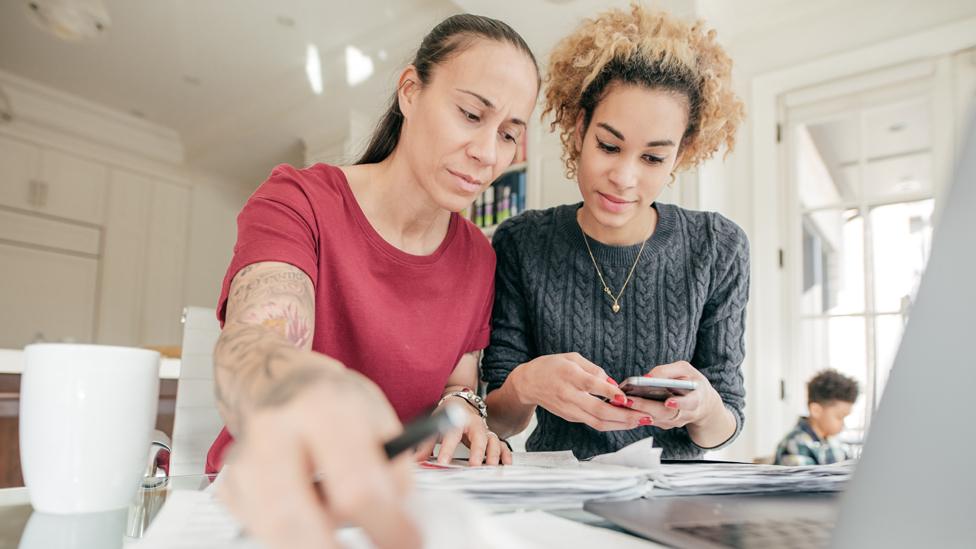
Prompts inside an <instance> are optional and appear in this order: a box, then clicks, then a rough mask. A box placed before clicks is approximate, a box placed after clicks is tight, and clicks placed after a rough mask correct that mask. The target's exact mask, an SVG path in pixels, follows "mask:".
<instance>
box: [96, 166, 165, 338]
mask: <svg viewBox="0 0 976 549" xmlns="http://www.w3.org/2000/svg"><path fill="white" fill-rule="evenodd" d="M152 187H153V180H152V179H150V178H148V177H146V176H143V175H139V174H135V173H132V172H128V171H125V170H112V172H111V174H110V182H109V193H108V201H107V202H108V204H107V209H106V216H105V248H104V252H103V255H102V292H101V295H100V296H99V306H98V333H97V334H98V343H102V344H106V345H139V344H141V343H142V301H143V294H144V293H145V292H144V290H145V280H144V274H145V265H146V248H147V246H146V242H147V231H148V228H149V224H148V219H149V199H150V197H151V195H152Z"/></svg>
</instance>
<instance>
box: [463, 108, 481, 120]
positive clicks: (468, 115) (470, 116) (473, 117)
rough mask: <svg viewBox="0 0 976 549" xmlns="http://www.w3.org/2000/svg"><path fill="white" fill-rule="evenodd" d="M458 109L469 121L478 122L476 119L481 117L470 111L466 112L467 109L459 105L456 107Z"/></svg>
mask: <svg viewBox="0 0 976 549" xmlns="http://www.w3.org/2000/svg"><path fill="white" fill-rule="evenodd" d="M458 110H459V111H461V114H463V115H464V117H465V118H467V119H468V120H470V121H471V122H478V121H480V120H481V118H480V117H479V116H478V115H476V114H474V113H472V112H468V111H466V110H464V109H462V108H461V107H458Z"/></svg>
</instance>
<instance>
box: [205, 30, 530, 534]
mask: <svg viewBox="0 0 976 549" xmlns="http://www.w3.org/2000/svg"><path fill="white" fill-rule="evenodd" d="M538 88H539V72H538V67H537V66H536V62H535V59H534V57H533V56H532V53H531V52H530V51H529V48H528V46H527V45H526V44H525V42H524V41H523V40H522V38H521V37H520V36H519V35H518V34H517V33H516V32H515V31H514V30H512V29H511V28H510V27H509V26H508V25H506V24H505V23H502V22H501V21H497V20H494V19H489V18H486V17H479V16H475V15H456V16H453V17H450V18H448V19H446V20H445V21H443V22H442V23H440V24H439V25H437V26H436V27H435V28H434V29H433V30H432V31H431V32H430V33H429V34H428V35H427V36H426V37H425V38H424V40H423V42H422V43H421V45H420V48H419V49H418V51H417V54H416V57H415V58H414V60H413V62H412V63H411V64H410V65H408V66H407V67H406V68H404V69H403V71H402V72H401V73H400V75H399V78H398V80H397V85H396V91H395V92H394V94H393V98H392V100H391V103H390V106H389V109H388V111H387V112H386V114H385V115H384V116H383V117H382V119H381V121H380V123H379V125H378V127H377V129H376V132H375V134H374V135H373V138H372V139H371V141H370V143H369V146H368V147H367V149H366V152H365V153H364V154H363V156H362V158H361V159H360V160H359V161H358V162H357V163H356V164H355V165H351V166H331V165H325V164H317V165H315V166H311V167H309V168H305V169H296V168H293V167H291V166H285V165H282V166H278V167H277V168H275V169H274V171H273V172H272V173H271V175H270V176H269V177H268V179H267V181H265V182H264V183H263V184H262V185H261V186H260V187H259V188H258V190H257V191H256V192H255V193H254V195H253V196H251V198H250V199H249V200H248V202H247V204H246V205H245V206H244V209H243V210H242V211H241V213H240V215H239V216H238V239H237V244H236V246H235V248H234V256H233V259H232V260H231V264H230V267H229V268H228V270H227V275H226V277H225V279H224V283H223V288H222V293H221V296H220V300H219V304H218V313H217V314H218V316H219V318H220V320H221V321H222V323H223V332H222V333H221V336H220V339H219V340H218V343H217V346H216V349H215V355H214V367H215V376H214V377H215V385H216V393H217V399H218V406H219V409H220V413H221V415H222V417H223V419H224V421H225V423H226V425H227V428H226V429H225V430H224V431H222V432H221V434H220V435H219V437H218V439H217V440H216V441H215V442H214V445H213V447H212V448H211V451H210V453H209V455H208V460H207V461H208V468H209V469H210V470H212V471H216V470H219V469H220V468H221V467H222V465H223V463H224V461H225V450H226V449H228V448H230V447H231V443H232V441H233V440H234V439H236V440H237V442H236V443H235V444H233V451H232V452H230V454H227V455H226V457H227V459H226V461H228V462H229V466H228V468H227V471H226V474H225V475H222V477H224V478H223V481H222V489H221V493H222V496H223V498H224V500H225V501H226V502H227V503H228V505H229V507H230V508H231V509H232V510H233V511H234V512H235V514H236V515H237V516H238V517H239V518H240V519H242V522H243V523H244V524H245V526H246V527H247V528H248V530H249V531H250V532H251V533H252V534H254V535H256V536H257V537H259V538H260V539H261V540H262V541H264V542H265V543H268V544H270V545H272V546H280V547H299V546H309V547H311V546H316V547H325V546H328V547H331V546H333V545H334V540H333V539H332V535H333V531H334V529H335V528H336V527H337V526H338V525H341V524H347V523H348V524H356V525H358V526H362V527H363V528H364V529H365V530H366V531H367V533H369V534H370V536H371V537H372V538H373V541H374V542H375V543H376V544H377V545H378V546H380V547H411V546H416V545H417V536H416V530H415V529H414V528H413V527H412V526H411V525H410V524H409V521H408V520H407V519H406V518H405V517H406V515H405V513H404V510H403V509H402V507H401V506H400V504H399V501H400V497H401V496H402V493H403V491H404V490H405V487H406V485H407V484H408V480H409V468H408V463H409V457H408V458H406V461H405V460H404V459H403V458H401V459H398V460H395V461H394V462H393V463H392V464H390V463H388V462H387V459H386V457H385V456H384V455H383V450H382V442H383V441H385V440H387V439H388V438H390V437H392V436H393V435H395V434H396V433H397V432H398V431H399V430H400V429H401V427H400V425H401V422H404V421H409V420H411V419H413V418H415V417H416V416H418V415H420V414H422V413H425V412H427V411H429V410H430V409H431V408H433V407H435V406H441V405H444V404H445V403H446V402H451V401H453V402H457V403H459V404H461V406H462V407H463V408H464V409H465V410H467V411H468V413H469V415H470V421H469V422H468V427H466V428H465V430H464V432H463V433H461V432H458V433H454V434H449V435H445V437H444V440H443V441H442V444H441V448H442V450H441V453H440V455H439V459H440V460H441V461H446V460H449V459H450V458H451V456H452V455H453V453H454V449H455V447H456V446H457V445H458V443H459V442H462V441H463V442H464V443H465V444H466V445H467V446H468V447H469V449H470V454H471V457H470V460H469V461H470V463H471V464H472V465H478V464H481V463H483V462H487V463H489V464H498V463H509V462H510V461H511V455H510V453H509V452H508V450H507V448H505V446H504V444H503V443H501V442H500V441H499V439H498V437H497V436H496V435H495V434H494V433H492V432H490V431H489V430H488V427H487V424H486V422H485V411H484V405H483V403H482V402H481V400H480V398H478V396H477V394H475V392H474V389H475V387H476V385H477V369H478V355H479V351H480V350H482V349H484V348H485V347H486V346H487V345H488V337H489V331H488V330H489V321H490V315H491V307H492V302H493V295H494V293H493V284H492V281H493V276H494V269H495V255H494V252H493V251H492V248H491V246H490V244H489V243H488V241H487V240H486V239H485V237H484V236H483V235H482V234H481V233H480V231H479V230H478V229H477V228H476V227H475V226H474V225H472V224H471V223H470V222H469V221H467V220H465V219H463V218H462V217H461V216H460V215H459V214H458V213H457V212H459V211H461V210H463V209H464V208H466V207H467V206H469V205H470V204H471V203H472V202H473V201H474V199H475V197H477V196H478V195H479V194H480V193H481V192H482V191H483V190H484V189H485V188H486V187H487V186H488V185H490V184H491V182H492V181H493V180H494V179H495V178H496V177H498V175H499V174H501V172H502V171H503V170H504V169H505V168H506V167H508V166H509V165H510V164H511V162H512V160H513V159H514V156H515V152H516V150H517V149H518V147H519V143H520V142H521V140H522V139H524V138H525V129H526V128H525V123H526V121H528V120H529V117H530V115H531V114H532V109H533V107H534V105H535V101H536V95H537V92H538ZM462 437H463V440H462ZM432 447H433V442H431V443H430V445H429V446H427V447H424V448H421V449H420V451H419V452H420V454H419V456H418V457H419V458H421V459H426V458H427V457H428V456H429V455H430V452H431V450H432ZM316 475H318V479H319V482H317V483H315V484H313V483H312V479H313V477H315V476H316Z"/></svg>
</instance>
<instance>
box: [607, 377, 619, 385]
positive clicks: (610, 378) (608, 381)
mask: <svg viewBox="0 0 976 549" xmlns="http://www.w3.org/2000/svg"><path fill="white" fill-rule="evenodd" d="M607 383H609V384H610V385H613V386H614V387H616V386H617V382H616V381H614V380H613V378H612V377H610V376H607Z"/></svg>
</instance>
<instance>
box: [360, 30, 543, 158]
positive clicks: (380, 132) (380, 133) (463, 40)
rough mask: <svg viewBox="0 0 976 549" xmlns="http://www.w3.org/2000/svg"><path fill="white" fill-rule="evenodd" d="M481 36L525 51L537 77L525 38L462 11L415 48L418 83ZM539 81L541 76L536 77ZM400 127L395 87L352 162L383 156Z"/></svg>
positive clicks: (390, 150) (396, 139) (390, 149)
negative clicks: (362, 148) (384, 110)
mask: <svg viewBox="0 0 976 549" xmlns="http://www.w3.org/2000/svg"><path fill="white" fill-rule="evenodd" d="M478 38H485V39H489V40H495V41H498V42H505V43H508V44H511V45H513V46H515V47H516V48H517V49H519V50H521V51H523V52H525V54H526V55H528V56H529V59H531V60H532V64H533V65H535V68H536V78H539V64H538V63H537V62H536V60H535V56H534V55H532V51H531V50H530V49H529V46H528V44H526V43H525V40H523V39H522V37H521V36H520V35H519V33H517V32H515V30H514V29H512V27H510V26H508V24H506V23H503V22H502V21H499V20H497V19H492V18H490V17H484V16H481V15H471V14H468V13H462V14H460V15H453V16H451V17H448V18H447V19H445V20H443V21H441V22H440V23H439V24H438V25H437V26H436V27H434V28H433V30H431V31H430V32H429V33H427V36H425V37H424V40H423V42H421V43H420V48H419V49H417V55H416V56H415V57H414V60H413V63H412V64H413V66H414V67H416V68H417V76H418V77H419V78H420V84H421V85H423V84H426V83H427V82H429V81H430V77H431V74H432V73H433V70H434V67H436V66H437V65H440V64H441V63H443V62H445V61H447V60H448V59H450V58H451V56H453V55H457V54H458V53H461V52H462V51H464V50H465V49H467V48H468V47H470V46H471V44H473V43H474V41H475V39H478ZM540 81H541V79H540ZM402 127H403V113H402V112H400V103H399V101H398V100H397V91H396V90H394V92H393V99H392V100H391V101H390V106H389V107H388V108H387V109H386V113H384V114H383V118H381V119H380V121H379V124H377V125H376V129H375V130H373V135H372V137H370V139H369V145H367V146H366V152H364V153H363V155H362V156H360V157H359V160H357V161H356V164H373V163H376V162H380V161H382V160H385V159H386V158H387V157H388V156H390V154H392V153H393V149H395V148H396V146H397V143H398V142H399V141H400V130H401V129H402Z"/></svg>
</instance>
